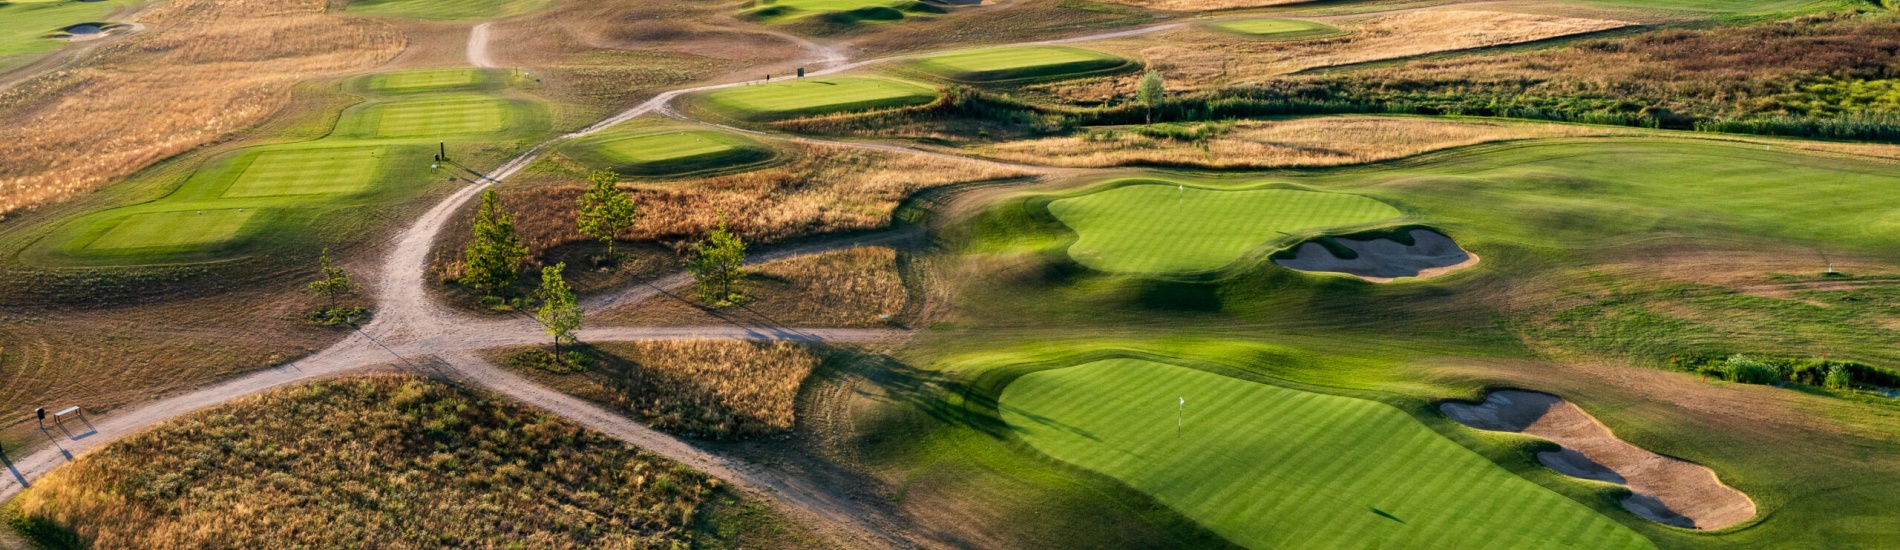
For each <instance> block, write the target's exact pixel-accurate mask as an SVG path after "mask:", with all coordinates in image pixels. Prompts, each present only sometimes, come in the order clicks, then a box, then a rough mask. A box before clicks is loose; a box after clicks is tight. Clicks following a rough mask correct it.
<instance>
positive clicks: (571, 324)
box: [534, 263, 584, 360]
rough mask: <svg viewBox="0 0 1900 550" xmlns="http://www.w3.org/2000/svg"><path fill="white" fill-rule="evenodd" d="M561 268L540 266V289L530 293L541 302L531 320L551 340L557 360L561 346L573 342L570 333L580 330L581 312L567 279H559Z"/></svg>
mask: <svg viewBox="0 0 1900 550" xmlns="http://www.w3.org/2000/svg"><path fill="white" fill-rule="evenodd" d="M565 269H567V264H565V263H560V264H555V265H551V266H544V267H542V268H541V287H540V288H537V289H535V291H534V294H535V297H536V298H539V299H540V300H541V309H538V310H536V311H535V312H534V319H535V320H536V321H540V322H541V326H542V327H543V328H544V329H545V330H546V331H547V333H548V336H550V337H553V338H554V355H555V357H556V358H557V360H558V358H559V357H560V356H561V344H572V343H574V342H575V337H574V332H575V331H578V330H580V329H581V316H582V314H583V313H584V312H582V311H581V307H580V305H579V304H576V303H574V291H573V290H570V289H568V287H567V280H566V279H563V278H562V277H561V271H562V270H565Z"/></svg>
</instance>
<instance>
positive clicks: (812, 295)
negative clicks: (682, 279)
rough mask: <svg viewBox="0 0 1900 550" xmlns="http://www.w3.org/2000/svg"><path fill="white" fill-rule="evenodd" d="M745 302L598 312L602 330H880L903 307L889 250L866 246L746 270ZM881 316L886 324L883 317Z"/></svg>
mask: <svg viewBox="0 0 1900 550" xmlns="http://www.w3.org/2000/svg"><path fill="white" fill-rule="evenodd" d="M743 288H744V292H745V296H746V299H745V302H744V303H742V304H740V306H739V307H730V308H724V309H715V308H712V307H710V306H708V305H706V303H705V302H704V301H701V300H700V299H699V297H698V296H695V295H693V294H692V293H677V294H673V295H669V296H662V297H659V298H655V299H652V300H647V301H644V302H640V303H635V304H628V305H626V306H623V307H621V308H619V309H613V310H608V311H604V312H601V313H600V315H599V320H600V322H602V323H607V324H630V325H643V326H646V325H682V326H694V325H708V324H724V323H742V324H748V325H757V326H788V325H789V326H805V327H821V326H822V327H888V326H891V325H892V324H893V323H896V322H898V321H899V316H900V315H902V314H903V313H904V306H905V304H906V302H907V301H908V294H907V293H906V289H905V287H904V279H903V276H902V275H901V274H900V273H899V271H898V264H897V251H896V250H893V249H891V248H889V247H883V246H866V247H858V248H852V249H849V250H839V251H835V252H826V253H823V254H815V255H810V256H800V257H797V258H788V259H784V260H777V261H773V262H767V263H765V264H763V265H760V266H758V267H755V268H751V269H749V270H748V271H747V277H746V280H745V282H744V283H743ZM887 316H888V317H887Z"/></svg>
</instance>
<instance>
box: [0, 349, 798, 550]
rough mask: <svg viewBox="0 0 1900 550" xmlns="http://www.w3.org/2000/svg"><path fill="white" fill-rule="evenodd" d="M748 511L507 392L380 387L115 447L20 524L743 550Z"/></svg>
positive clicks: (39, 532) (37, 497) (180, 542)
mask: <svg viewBox="0 0 1900 550" xmlns="http://www.w3.org/2000/svg"><path fill="white" fill-rule="evenodd" d="M736 498H737V497H736V496H734V495H732V494H730V493H728V492H726V491H725V490H723V489H721V488H720V485H719V483H718V482H717V481H716V480H713V479H711V478H708V477H707V476H706V475H704V474H701V473H699V472H695V471H693V470H690V469H687V468H686V467H684V466H680V465H678V464H675V463H673V462H670V461H667V460H664V459H660V458H657V457H654V456H653V455H649V454H646V453H644V452H642V451H641V450H640V449H637V448H633V447H630V446H627V445H626V444H624V443H621V442H619V441H615V440H613V439H610V438H608V437H607V436H606V435H604V434H601V433H599V432H593V431H589V430H586V429H583V428H581V427H580V426H577V425H575V424H573V423H570V422H568V421H566V420H565V419H561V418H559V417H555V416H552V415H548V414H546V413H542V412H539V411H537V410H535V409H532V408H529V407H525V406H522V405H519V404H516V403H513V402H509V401H505V400H501V399H499V398H497V397H495V396H493V395H491V394H487V393H481V392H475V391H469V390H465V389H461V388H458V387H454V386H447V385H443V384H441V383H437V382H434V381H430V380H427V379H424V378H419V377H407V376H372V377H362V378H355V379H343V380H333V381H323V382H316V383H312V384H308V385H303V386H297V387H292V388H288V389H283V390H278V391H273V392H269V393H265V394H262V395H258V396H253V397H248V398H245V399H241V400H238V401H235V402H232V403H230V404H226V405H223V406H219V407H217V408H214V409H212V410H209V411H204V412H200V413H196V414H193V415H190V416H187V417H184V418H181V419H178V420H174V421H171V422H168V423H166V424H163V425H161V426H159V427H157V428H156V429H153V430H150V431H147V432H144V433H141V434H139V435H136V436H132V437H129V438H126V439H124V440H121V441H117V442H114V443H112V444H111V445H109V446H107V447H106V448H104V449H101V450H99V451H96V452H94V453H92V454H89V455H87V456H85V457H84V458H82V459H81V460H79V461H78V462H75V463H73V464H69V465H66V466H65V467H62V468H60V469H59V470H56V471H54V472H52V473H51V474H48V475H47V476H46V477H45V478H44V479H42V480H41V481H39V482H38V483H35V484H34V485H33V487H32V488H31V489H30V490H28V491H26V492H24V493H22V494H21V495H20V496H19V497H18V499H16V500H15V501H14V503H13V505H12V506H14V508H13V510H11V512H12V513H13V514H15V517H13V518H12V519H13V523H14V525H16V526H17V527H20V528H22V529H21V531H23V532H24V533H25V534H27V535H28V536H29V537H32V538H36V539H39V540H40V541H42V542H45V543H48V544H47V546H49V547H65V546H76V547H99V548H202V547H227V548H262V547H283V546H297V547H332V548H337V547H354V546H360V545H362V544H363V542H364V541H376V544H377V545H378V546H384V547H492V548H500V547H515V546H525V547H543V548H552V547H582V548H600V547H638V548H647V547H669V546H675V545H680V546H683V545H685V544H686V542H687V541H703V542H711V543H723V544H737V543H740V542H742V541H739V540H724V541H721V540H719V539H720V538H726V537H721V536H720V535H719V533H721V532H726V533H728V534H735V535H740V536H743V535H744V534H743V533H732V531H735V529H732V528H731V526H730V525H728V522H729V521H730V519H731V517H732V515H733V510H732V509H727V508H725V507H727V506H728V504H727V503H728V502H731V501H732V500H733V499H736ZM765 516H766V517H765V519H766V520H767V521H768V522H769V523H768V524H767V525H769V526H770V527H771V528H774V529H783V528H784V527H785V526H784V525H782V520H779V519H777V518H776V517H774V516H772V515H771V514H770V512H769V511H768V512H766V513H765ZM757 520H758V518H751V519H749V521H752V522H757ZM759 526H760V525H754V526H753V527H755V528H756V527H759ZM794 527H795V526H794ZM743 542H747V543H748V545H752V544H765V545H767V546H785V544H782V543H775V542H774V541H743ZM723 544H720V545H721V546H723Z"/></svg>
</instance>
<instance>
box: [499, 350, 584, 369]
mask: <svg viewBox="0 0 1900 550" xmlns="http://www.w3.org/2000/svg"><path fill="white" fill-rule="evenodd" d="M508 364H509V366H513V367H516V368H522V369H535V370H539V371H542V372H550V373H554V374H573V373H577V372H587V371H588V370H589V369H591V368H593V366H594V357H593V355H591V354H589V353H587V352H584V351H581V350H569V351H568V352H567V353H563V354H561V355H558V356H557V355H554V352H551V351H548V350H545V349H541V348H534V349H529V350H525V351H522V352H520V353H516V354H514V355H512V356H509V357H508Z"/></svg>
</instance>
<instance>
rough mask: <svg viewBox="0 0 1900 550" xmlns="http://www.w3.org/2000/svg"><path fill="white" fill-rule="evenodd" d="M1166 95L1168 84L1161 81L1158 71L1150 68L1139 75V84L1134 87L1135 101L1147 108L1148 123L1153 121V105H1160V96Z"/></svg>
mask: <svg viewBox="0 0 1900 550" xmlns="http://www.w3.org/2000/svg"><path fill="white" fill-rule="evenodd" d="M1167 95H1168V86H1167V83H1164V82H1162V81H1161V72H1160V71H1154V70H1150V71H1148V72H1147V73H1146V74H1143V75H1141V84H1140V85H1138V86H1137V87H1136V88H1135V101H1139V102H1141V106H1142V107H1144V108H1146V109H1147V111H1148V113H1147V120H1148V123H1149V124H1154V122H1155V106H1157V105H1160V104H1161V100H1162V98H1164V97H1166V96H1167Z"/></svg>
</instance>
